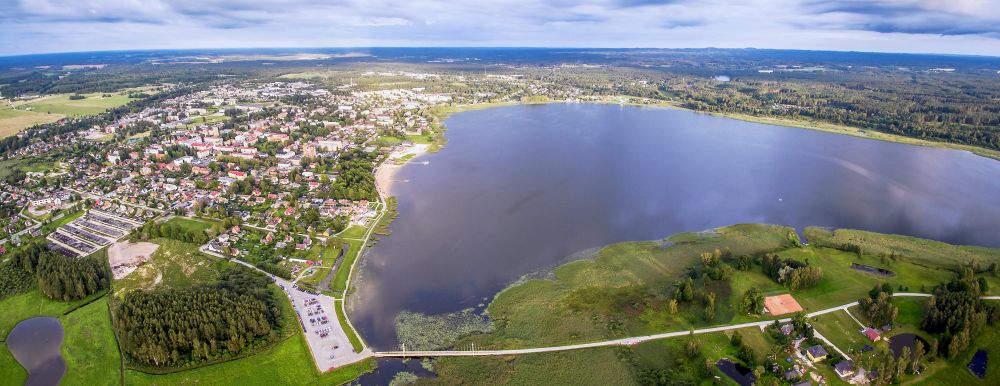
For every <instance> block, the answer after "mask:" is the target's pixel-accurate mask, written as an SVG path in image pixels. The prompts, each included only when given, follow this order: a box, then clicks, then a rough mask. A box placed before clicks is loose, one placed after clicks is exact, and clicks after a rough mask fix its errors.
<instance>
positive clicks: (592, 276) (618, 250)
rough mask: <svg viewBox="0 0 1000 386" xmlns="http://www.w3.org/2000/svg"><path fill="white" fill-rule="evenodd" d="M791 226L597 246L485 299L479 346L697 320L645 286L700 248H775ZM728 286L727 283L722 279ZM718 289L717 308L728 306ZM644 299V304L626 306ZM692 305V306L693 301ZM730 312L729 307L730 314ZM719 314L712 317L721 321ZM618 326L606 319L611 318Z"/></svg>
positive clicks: (632, 331)
mask: <svg viewBox="0 0 1000 386" xmlns="http://www.w3.org/2000/svg"><path fill="white" fill-rule="evenodd" d="M789 232H791V229H789V228H784V227H775V226H768V225H736V226H731V227H725V228H720V229H718V230H717V231H716V232H714V233H686V234H680V235H676V236H672V237H670V238H669V240H670V241H671V242H673V245H672V246H669V247H664V245H663V244H662V243H661V242H628V243H620V244H613V245H609V246H607V247H605V248H604V249H602V250H601V251H600V252H599V253H598V255H597V257H596V259H594V260H581V261H576V262H572V263H568V264H565V265H563V266H561V267H559V268H557V269H556V271H555V278H556V279H555V280H529V281H526V282H523V283H520V284H518V285H514V286H512V287H509V288H508V289H506V290H505V291H503V292H501V293H500V294H499V295H497V297H496V298H495V299H494V301H493V302H492V303H491V304H490V306H489V313H490V317H491V318H492V319H493V320H494V321H496V325H497V329H496V332H494V333H492V334H489V335H488V338H487V339H484V340H483V342H481V343H480V344H477V346H480V347H490V348H515V347H537V346H542V345H556V344H568V343H578V342H586V341H595V340H601V339H606V338H609V337H618V336H635V335H643V334H647V333H653V332H663V331H677V330H684V329H687V328H689V327H691V326H694V325H705V324H706V323H705V322H704V321H701V320H700V319H694V320H692V319H690V318H686V316H687V314H690V312H687V311H685V310H682V311H681V312H679V313H678V314H677V315H670V314H669V313H668V312H667V311H665V310H663V308H662V307H655V304H656V303H657V302H661V303H662V302H663V300H657V299H658V298H657V297H656V296H655V295H649V293H650V292H652V293H660V292H662V291H663V290H665V288H669V287H670V286H672V283H673V282H674V281H675V280H677V279H678V277H679V275H680V274H682V273H683V272H685V270H686V269H687V267H689V266H690V265H692V264H694V262H695V261H696V260H697V259H698V255H699V254H700V253H702V252H711V251H714V250H715V249H716V248H719V249H727V248H728V249H729V250H731V251H733V252H734V253H736V254H743V253H755V252H762V251H769V250H776V249H781V248H783V247H787V246H788V245H789V244H790V241H789ZM727 289H728V287H727ZM725 298H726V297H725V296H723V297H722V298H721V299H720V300H719V302H718V304H719V307H718V308H719V309H723V308H725V309H729V308H728V306H727V305H725V304H726V303H727V302H725V301H723V300H722V299H725ZM637 303H638V304H644V303H648V304H651V305H652V306H650V307H643V306H639V307H634V306H633V304H637ZM699 312H700V308H699ZM731 317H732V316H731V315H730V318H731ZM727 320H728V319H726V318H725V317H723V318H720V319H718V320H716V321H715V322H716V323H724V322H726V321H727ZM618 322H620V323H622V325H621V326H614V324H615V323H618Z"/></svg>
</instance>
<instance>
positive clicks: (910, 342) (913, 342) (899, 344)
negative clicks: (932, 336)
mask: <svg viewBox="0 0 1000 386" xmlns="http://www.w3.org/2000/svg"><path fill="white" fill-rule="evenodd" d="M918 341H919V342H920V343H922V344H923V345H924V351H925V352H926V351H927V348H928V347H930V346H929V345H928V344H927V341H925V340H923V338H921V337H919V336H917V335H915V334H899V335H896V336H893V337H892V338H889V349H890V350H892V354H893V355H895V356H896V358H899V356H900V355H902V354H903V347H909V348H910V355H913V352H914V351H915V350H916V347H917V342H918Z"/></svg>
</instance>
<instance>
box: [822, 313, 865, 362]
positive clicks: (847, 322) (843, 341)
mask: <svg viewBox="0 0 1000 386" xmlns="http://www.w3.org/2000/svg"><path fill="white" fill-rule="evenodd" d="M852 314H853V313H852ZM809 323H811V324H812V326H813V328H815V329H816V331H819V333H820V334H823V336H825V337H826V338H827V339H829V340H830V341H831V342H833V344H834V345H836V346H837V347H839V348H840V349H841V350H843V351H844V352H845V353H847V355H851V354H853V353H855V352H858V351H860V350H861V347H862V346H864V345H866V344H871V345H872V346H874V344H872V343H871V342H870V341H869V340H868V338H866V337H865V336H864V335H861V333H860V332H859V331H858V329H859V328H861V326H859V325H858V324H857V323H856V322H855V321H854V320H853V319H851V316H850V315H847V313H846V312H843V311H837V312H831V313H829V314H824V315H820V316H817V317H815V318H810V319H809Z"/></svg>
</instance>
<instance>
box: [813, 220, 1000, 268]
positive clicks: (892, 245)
mask: <svg viewBox="0 0 1000 386" xmlns="http://www.w3.org/2000/svg"><path fill="white" fill-rule="evenodd" d="M803 233H805V235H806V237H807V238H808V239H809V241H810V242H811V243H812V244H814V245H822V246H828V247H834V248H836V247H839V246H841V245H844V244H854V245H859V246H861V249H862V251H863V253H864V254H866V255H871V256H881V255H890V254H892V253H895V254H896V255H898V256H900V259H901V260H903V261H908V262H911V263H913V264H916V265H920V266H934V267H940V266H943V267H945V268H955V267H958V266H959V265H960V264H963V263H966V262H969V261H974V262H977V263H979V264H980V265H982V266H986V265H989V264H990V263H992V262H1000V249H992V248H983V247H972V246H962V245H951V244H945V243H942V242H939V241H933V240H926V239H919V238H916V237H909V236H901V235H887V234H881V233H874V232H866V231H859V230H853V229H837V230H835V231H832V232H831V231H827V230H825V229H821V228H814V227H809V228H806V229H805V231H804V232H803Z"/></svg>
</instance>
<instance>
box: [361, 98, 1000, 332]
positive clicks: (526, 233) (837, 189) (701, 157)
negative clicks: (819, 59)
mask: <svg viewBox="0 0 1000 386" xmlns="http://www.w3.org/2000/svg"><path fill="white" fill-rule="evenodd" d="M446 123H447V125H448V127H449V131H448V141H449V142H448V145H447V146H446V147H445V148H444V149H443V150H442V151H441V152H439V153H435V154H431V155H426V156H423V158H422V160H425V161H430V162H429V163H426V164H425V163H421V162H411V163H410V164H408V166H407V167H405V168H403V169H402V170H401V171H400V174H399V176H398V177H397V179H398V180H406V181H408V182H405V183H397V184H395V185H394V188H393V189H394V191H393V194H394V195H395V196H397V197H398V200H399V214H400V215H399V217H398V218H397V220H396V222H395V223H393V224H392V227H391V230H392V236H390V237H386V238H384V239H383V240H381V241H380V242H379V243H378V244H377V246H376V247H375V248H374V249H373V250H371V251H370V253H369V254H368V256H367V257H366V259H367V266H366V267H365V270H364V276H365V277H366V278H365V280H364V282H363V283H361V285H360V286H359V287H358V292H357V293H356V294H355V295H353V296H352V303H353V304H354V306H355V309H354V310H353V311H352V321H353V322H354V323H355V325H356V326H358V327H359V328H360V330H361V331H362V333H363V334H364V336H365V338H366V339H367V340H368V341H369V342H370V343H371V344H372V345H373V346H374V347H376V348H378V349H391V348H393V347H395V346H396V341H395V330H394V328H393V318H394V317H395V315H396V314H397V313H399V312H400V311H402V310H410V311H415V312H422V313H427V314H441V313H448V312H454V311H457V310H461V309H464V308H469V307H475V306H476V305H477V304H479V303H482V302H483V300H482V299H483V298H484V297H485V298H488V299H491V298H492V297H493V295H494V294H496V293H497V292H498V291H499V290H501V289H502V288H504V287H505V286H507V285H508V284H510V283H511V282H513V281H515V280H517V279H518V278H519V277H520V276H521V275H524V274H526V273H529V272H533V271H535V270H537V269H539V268H541V267H546V266H550V265H551V264H552V263H554V262H556V261H559V260H560V259H563V258H565V257H566V256H569V255H571V254H573V253H574V252H577V251H582V250H585V249H587V248H593V247H597V246H601V245H605V244H609V243H613V242H619V241H627V240H649V239H657V238H661V237H664V236H666V235H670V234H674V233H677V232H682V231H692V230H694V231H697V230H704V229H709V228H714V227H719V226H724V225H729V224H734V223H751V222H763V223H775V224H783V225H789V226H794V227H796V228H799V229H801V228H803V227H805V226H809V225H818V226H831V227H842V228H858V229H866V230H871V231H877V232H885V233H898V234H908V235H913V236H919V237H926V238H932V239H937V240H941V241H946V242H952V243H962V244H976V245H986V246H1000V238H998V237H997V235H998V234H1000V200H998V199H997V198H998V197H1000V162H996V161H993V160H989V159H986V158H982V157H978V156H975V155H972V154H970V153H966V152H959V151H951V150H943V149H934V148H926V147H917V146H908V145H901V144H894V143H888V142H881V141H874V140H867V139H863V138H856V137H849V136H842V135H835V134H829V133H822V132H815V131H809V130H802V129H795V128H787V127H780V126H771V125H762V124H755V123H748V122H741V121H735V120H730V119H724V118H718V117H712V116H707V115H702V114H695V113H691V112H687V111H681V110H668V109H655V108H636V107H622V106H615V105H587V104H555V105H540V106H514V107H503V108H496V109H489V110H481V111H472V112H466V113H461V114H457V115H455V116H453V117H452V118H450V119H449V120H448V121H447V122H446Z"/></svg>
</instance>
